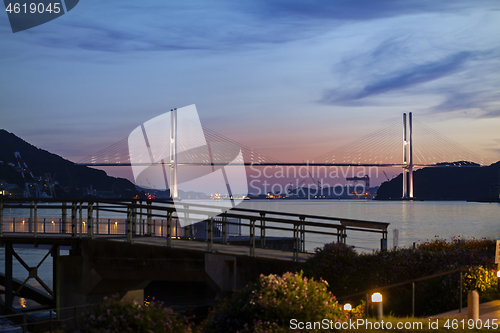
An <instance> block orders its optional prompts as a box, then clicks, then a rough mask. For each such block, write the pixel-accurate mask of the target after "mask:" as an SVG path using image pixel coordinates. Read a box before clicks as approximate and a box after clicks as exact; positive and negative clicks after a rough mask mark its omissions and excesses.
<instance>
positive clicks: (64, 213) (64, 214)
mask: <svg viewBox="0 0 500 333" xmlns="http://www.w3.org/2000/svg"><path fill="white" fill-rule="evenodd" d="M67 218H68V212H67V209H66V201H65V202H63V203H62V220H61V233H62V234H65V233H66V219H67Z"/></svg>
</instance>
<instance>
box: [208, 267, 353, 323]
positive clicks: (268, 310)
mask: <svg viewBox="0 0 500 333" xmlns="http://www.w3.org/2000/svg"><path fill="white" fill-rule="evenodd" d="M348 316H349V315H348V313H347V312H346V311H344V310H343V309H342V308H341V307H340V305H339V304H338V302H337V300H336V298H335V296H333V295H332V294H331V292H329V291H328V283H327V282H326V281H324V280H323V279H320V280H319V281H315V280H314V279H308V278H306V277H304V276H303V273H302V272H300V273H285V274H283V275H281V276H280V275H274V274H271V275H267V276H265V275H261V276H260V277H259V279H258V281H257V282H256V283H255V284H253V285H250V286H247V287H246V288H244V289H243V290H241V291H236V292H235V293H234V295H233V296H232V297H231V298H230V299H227V300H224V301H223V302H222V304H221V305H220V306H219V307H218V308H217V310H216V311H215V312H214V313H212V315H211V316H210V317H209V318H208V320H207V323H206V330H207V331H208V332H246V331H249V332H256V331H257V332H258V331H269V330H271V331H279V330H280V329H282V328H284V327H289V325H290V320H291V319H296V320H297V321H321V320H323V319H329V320H333V321H338V320H345V319H347V318H348Z"/></svg>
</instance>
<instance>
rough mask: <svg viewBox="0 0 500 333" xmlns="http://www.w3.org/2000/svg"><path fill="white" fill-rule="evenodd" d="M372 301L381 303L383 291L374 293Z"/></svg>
mask: <svg viewBox="0 0 500 333" xmlns="http://www.w3.org/2000/svg"><path fill="white" fill-rule="evenodd" d="M372 302H373V303H380V302H382V294H381V293H374V294H373V295H372Z"/></svg>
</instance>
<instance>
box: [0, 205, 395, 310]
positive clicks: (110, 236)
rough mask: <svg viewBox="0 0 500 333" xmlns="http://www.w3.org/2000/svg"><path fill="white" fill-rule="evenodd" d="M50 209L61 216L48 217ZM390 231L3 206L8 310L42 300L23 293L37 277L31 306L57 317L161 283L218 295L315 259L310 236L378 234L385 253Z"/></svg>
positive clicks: (105, 208) (234, 216)
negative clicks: (18, 277)
mask: <svg viewBox="0 0 500 333" xmlns="http://www.w3.org/2000/svg"><path fill="white" fill-rule="evenodd" d="M42 210H47V211H48V212H49V213H50V214H54V212H57V211H59V212H61V213H60V216H53V217H50V218H48V217H47V216H48V215H47V214H48V213H47V211H46V212H41V211H42ZM4 211H8V212H9V216H7V215H4V214H3V213H4ZM16 212H22V214H24V213H26V214H29V217H22V216H17V215H16ZM110 214H111V216H113V218H110V217H109V216H110ZM103 215H107V217H103ZM40 216H43V217H40ZM388 225H389V223H380V222H373V221H361V220H352V219H343V218H335V217H327V216H316V215H304V214H291V213H285V212H271V211H262V210H251V209H242V208H233V209H231V210H228V208H227V207H214V206H212V205H210V206H206V205H200V204H193V203H186V204H182V205H180V206H179V204H176V205H174V204H173V203H172V202H160V201H146V202H141V201H137V200H133V201H124V200H50V199H45V200H42V199H36V200H35V199H27V200H19V199H16V200H10V199H0V244H1V245H2V246H4V248H5V251H4V252H5V261H4V262H5V270H4V274H3V275H2V277H1V279H0V280H1V281H0V282H2V284H3V285H4V287H5V302H3V304H0V308H3V309H4V312H6V313H9V312H10V313H17V312H19V311H20V310H19V309H16V308H14V307H13V300H14V297H16V296H18V297H28V296H29V295H28V294H29V292H33V291H32V290H31V289H30V290H28V289H26V290H23V289H24V288H26V283H27V281H28V280H30V279H36V280H37V281H38V282H39V283H40V285H41V286H42V287H43V289H44V290H43V291H40V295H35V296H32V297H31V298H32V299H33V298H36V299H38V300H39V301H40V302H39V303H40V305H41V306H42V307H45V308H55V309H60V308H65V307H70V306H75V305H82V304H89V303H95V302H98V301H99V300H100V299H102V297H103V296H105V295H111V294H115V293H119V294H120V295H122V296H123V297H128V298H132V299H137V300H143V299H144V288H145V287H146V286H147V285H148V284H149V283H150V282H151V281H168V282H169V283H176V282H197V283H198V282H200V283H205V284H206V285H208V286H209V287H210V288H211V289H213V290H214V291H216V292H219V293H220V292H222V293H224V292H230V291H232V290H235V289H239V288H241V287H243V286H245V285H246V284H247V283H249V282H251V281H253V280H254V279H255V278H256V277H258V276H259V275H260V274H271V273H274V274H281V273H284V272H286V271H290V270H293V269H294V268H295V267H296V265H297V264H298V263H299V262H301V261H305V260H306V259H307V258H309V257H310V256H311V255H312V253H310V252H309V253H308V252H307V251H306V245H305V244H306V235H321V236H322V237H324V238H323V239H325V243H330V242H332V241H336V242H339V243H344V244H345V242H346V238H347V233H348V232H349V233H351V232H358V233H363V234H364V233H370V234H375V235H380V236H381V239H380V246H381V249H382V250H384V249H386V248H387V228H388ZM242 230H243V231H244V232H242ZM244 233H246V234H244ZM273 233H274V234H273ZM276 234H278V236H279V237H278V236H276ZM290 236H291V237H290ZM29 245H31V246H33V247H35V248H39V249H41V250H45V251H47V250H48V252H47V253H46V255H45V257H44V259H43V260H42V261H41V262H40V263H39V264H38V265H37V266H35V267H33V266H30V265H28V264H27V262H25V261H24V260H23V258H22V257H21V255H20V254H19V253H17V252H16V249H17V247H20V246H23V247H25V246H29ZM62 249H69V255H61V252H60V251H61V250H62ZM48 258H52V260H51V261H52V271H53V274H52V283H48V282H47V283H45V282H44V281H43V280H42V279H41V278H40V277H39V276H38V267H39V266H40V265H41V264H42V262H44V261H45V260H46V259H47V260H50V259H48ZM15 260H17V262H19V263H20V264H21V266H22V267H24V268H25V269H26V272H27V275H28V278H27V279H26V280H25V281H24V282H22V283H21V282H20V281H15V279H14V276H13V267H14V266H13V263H14V261H15ZM42 296H43V297H42ZM39 308H40V307H37V309H39ZM21 311H29V309H22V310H21ZM56 312H57V315H58V317H59V316H63V317H65V316H66V314H65V313H64V311H56Z"/></svg>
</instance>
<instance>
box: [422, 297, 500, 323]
mask: <svg viewBox="0 0 500 333" xmlns="http://www.w3.org/2000/svg"><path fill="white" fill-rule="evenodd" d="M445 317H453V318H459V319H462V318H463V319H467V308H463V309H462V312H461V313H459V312H458V310H453V311H449V312H445V313H441V314H438V315H435V316H431V317H429V318H445ZM479 319H481V320H482V321H483V322H484V321H485V320H487V319H498V320H499V324H500V300H496V301H491V302H487V303H481V304H479Z"/></svg>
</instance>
